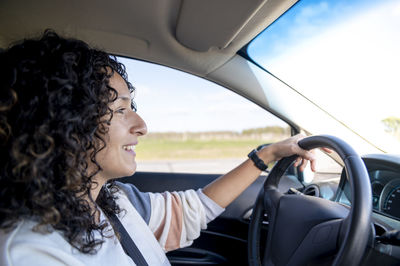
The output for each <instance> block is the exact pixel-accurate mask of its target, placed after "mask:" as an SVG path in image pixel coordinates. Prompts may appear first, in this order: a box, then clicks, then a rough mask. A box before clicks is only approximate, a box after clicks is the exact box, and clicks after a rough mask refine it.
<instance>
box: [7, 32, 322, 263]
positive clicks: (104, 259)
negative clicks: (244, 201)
mask: <svg viewBox="0 0 400 266" xmlns="http://www.w3.org/2000/svg"><path fill="white" fill-rule="evenodd" d="M0 68H1V69H0V73H1V80H0V84H1V85H0V86H1V88H0V140H1V155H0V156H1V159H0V171H1V172H0V197H1V198H0V228H1V230H0V254H1V258H0V264H1V265H111V264H115V265H134V262H133V261H132V259H131V258H130V257H128V256H127V255H126V253H125V252H124V248H125V247H123V246H122V245H121V243H120V241H119V239H120V236H121V235H120V232H117V233H115V231H116V230H114V229H113V228H115V227H116V226H117V225H116V223H118V221H120V222H121V224H122V225H123V227H124V228H125V229H126V231H127V233H128V234H129V236H130V237H131V238H132V240H133V242H134V243H136V245H137V246H138V248H139V251H140V253H141V254H142V255H143V257H144V259H145V260H146V262H147V263H148V264H149V265H169V262H168V260H167V258H166V256H165V254H164V252H165V251H168V250H172V249H176V248H179V247H183V246H187V245H190V244H191V243H192V241H193V239H195V238H197V237H198V236H199V234H200V230H201V229H204V228H205V227H206V224H207V222H209V221H211V220H212V219H214V218H215V217H216V216H218V215H219V214H220V213H221V212H222V211H223V210H224V208H225V207H226V206H227V205H228V204H229V203H230V202H232V201H233V200H234V199H235V198H236V197H237V196H238V195H239V194H240V193H241V192H242V191H243V190H244V189H245V188H246V187H248V186H249V185H250V184H251V183H252V182H253V181H254V180H255V179H256V178H257V177H258V176H259V175H260V173H261V170H260V169H259V168H260V166H258V167H257V166H256V165H255V163H254V162H253V161H252V160H250V159H249V160H246V161H245V162H244V163H242V164H241V165H239V166H238V167H237V168H235V169H234V170H232V171H231V172H229V173H227V174H226V175H223V176H221V177H220V178H218V179H217V180H215V181H214V182H212V183H211V184H209V185H207V186H206V187H204V188H203V189H199V190H198V191H193V190H188V191H183V192H173V193H169V192H165V193H162V194H159V193H142V192H139V191H138V190H137V189H136V188H135V187H134V186H132V185H126V184H122V183H120V182H117V181H114V179H115V178H118V177H123V176H128V175H132V174H133V173H134V172H135V170H136V162H135V155H136V154H135V145H137V144H138V137H140V136H142V135H144V134H146V131H147V129H146V124H145V122H144V121H143V120H142V119H141V118H140V116H139V115H138V114H137V113H136V110H135V105H134V103H133V102H132V100H131V94H132V92H133V87H132V85H131V84H130V83H129V82H128V80H127V75H126V72H125V69H124V66H123V65H122V64H120V63H118V62H117V61H116V59H115V58H112V57H110V56H109V55H108V54H107V53H105V52H103V51H100V50H96V49H93V48H90V47H89V46H88V45H87V44H86V43H84V42H82V41H79V40H75V39H64V38H61V37H59V36H58V35H57V34H55V33H54V32H52V31H46V32H45V33H44V35H43V36H42V37H41V38H40V39H37V40H36V39H35V40H33V39H32V40H24V41H23V42H21V43H19V44H16V45H14V46H12V47H11V48H9V49H7V50H5V51H3V52H1V54H0ZM300 138H302V137H301V136H295V137H292V138H290V139H287V140H285V141H282V142H278V143H275V144H272V145H269V146H267V147H266V148H264V149H262V150H260V151H258V152H256V153H255V154H256V155H257V156H258V157H259V158H260V159H261V160H263V162H264V163H265V164H268V163H269V162H272V161H275V160H278V159H280V158H282V157H286V156H289V155H293V154H298V155H299V156H300V157H299V159H298V160H297V162H296V163H297V164H301V168H302V169H304V167H305V165H306V163H307V160H310V161H311V167H312V169H313V168H314V164H315V159H314V156H313V154H312V153H311V152H309V151H305V150H302V149H301V148H300V147H299V146H298V145H297V142H298V140H299V139H300ZM114 215H117V217H118V218H117V220H118V221H117V222H113V223H112V224H111V225H110V219H111V218H112V217H115V216H114Z"/></svg>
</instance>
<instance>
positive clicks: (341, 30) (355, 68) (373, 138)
mask: <svg viewBox="0 0 400 266" xmlns="http://www.w3.org/2000/svg"><path fill="white" fill-rule="evenodd" d="M399 29H400V2H399V1H397V0H396V1H389V0H382V1H372V0H352V1H348V0H337V1H320V0H305V1H299V2H298V3H297V4H296V5H294V6H293V7H292V8H291V9H290V10H289V11H287V12H286V13H285V14H284V15H283V16H281V17H280V18H279V19H278V20H277V21H275V22H274V23H273V24H272V25H270V26H269V27H268V28H267V29H266V30H265V31H264V32H262V33H261V34H260V35H259V36H258V37H257V38H256V39H254V40H253V41H252V42H251V43H250V44H249V46H248V50H247V52H248V55H249V56H250V57H251V58H252V59H253V60H254V61H255V62H256V63H258V64H259V65H261V66H262V67H263V68H265V69H266V70H267V71H268V72H270V73H271V74H272V75H274V76H276V77H277V78H279V79H280V80H282V81H283V82H285V83H286V84H287V85H288V86H290V87H291V88H293V89H294V90H296V91H298V92H299V93H300V94H302V95H303V96H305V97H306V98H308V99H309V100H311V101H312V102H314V103H315V104H316V105H318V106H319V107H320V108H322V109H324V110H325V111H326V112H328V113H329V114H330V115H332V116H334V117H335V118H336V119H338V120H339V121H340V122H341V123H343V124H345V125H346V126H347V127H349V128H350V129H351V130H353V131H355V132H356V133H357V134H358V135H360V136H361V137H362V138H364V139H366V140H367V141H368V142H371V143H373V144H374V145H375V146H376V147H378V148H379V149H380V150H382V151H384V152H392V153H399V152H400V106H399V99H400V97H399V96H400V79H399V78H398V76H399V64H400V34H399ZM318 122H321V121H316V123H318ZM322 124H323V123H321V125H322ZM311 133H312V132H311ZM332 134H334V132H332Z"/></svg>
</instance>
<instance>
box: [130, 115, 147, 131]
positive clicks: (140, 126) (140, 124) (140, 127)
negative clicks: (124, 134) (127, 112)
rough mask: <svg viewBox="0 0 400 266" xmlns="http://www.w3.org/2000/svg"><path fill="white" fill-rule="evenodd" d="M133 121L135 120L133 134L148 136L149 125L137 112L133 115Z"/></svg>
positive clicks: (132, 128)
mask: <svg viewBox="0 0 400 266" xmlns="http://www.w3.org/2000/svg"><path fill="white" fill-rule="evenodd" d="M133 120H134V123H133V125H132V127H131V133H132V134H137V135H139V136H143V135H146V133H147V125H146V123H145V122H144V120H143V119H142V118H141V117H140V115H139V114H137V113H136V112H135V113H133Z"/></svg>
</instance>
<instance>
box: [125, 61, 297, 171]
mask: <svg viewBox="0 0 400 266" xmlns="http://www.w3.org/2000/svg"><path fill="white" fill-rule="evenodd" d="M119 60H120V61H121V62H122V63H124V64H125V66H126V68H127V72H128V76H129V80H130V81H131V83H132V84H133V86H134V87H135V88H136V95H135V101H136V104H137V107H138V114H139V115H140V116H141V117H142V118H143V119H144V120H145V122H146V124H147V127H148V133H147V135H146V136H143V137H141V138H139V145H138V146H137V149H136V153H137V162H138V168H137V171H151V172H191V173H225V172H227V171H228V170H231V169H232V168H233V167H235V166H237V165H238V164H239V163H241V162H243V161H244V160H245V159H246V158H247V154H248V153H249V152H250V150H252V149H253V148H255V147H257V146H258V145H260V144H263V143H270V142H275V141H278V140H281V139H284V138H287V137H289V136H290V128H289V126H288V125H287V124H286V123H284V122H283V121H282V120H280V119H278V118H277V117H275V116H273V115H272V114H270V113H269V112H267V111H265V110H264V109H262V108H260V107H259V106H257V105H256V104H254V103H252V102H250V101H248V100H247V99H244V98H243V97H241V96H239V95H237V94H235V93H233V92H231V91H229V90H227V89H226V88H223V87H221V86H219V85H217V84H215V83H213V82H210V81H207V80H204V79H202V78H199V77H196V76H193V75H190V74H187V73H184V72H181V71H178V70H175V69H171V68H167V67H163V66H159V65H156V64H151V63H146V62H142V61H138V60H132V59H126V58H119Z"/></svg>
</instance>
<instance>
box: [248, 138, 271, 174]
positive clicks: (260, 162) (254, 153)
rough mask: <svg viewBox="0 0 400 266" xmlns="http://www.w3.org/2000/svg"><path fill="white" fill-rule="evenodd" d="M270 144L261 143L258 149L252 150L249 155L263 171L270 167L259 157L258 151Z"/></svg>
mask: <svg viewBox="0 0 400 266" xmlns="http://www.w3.org/2000/svg"><path fill="white" fill-rule="evenodd" d="M267 145H268V144H264V145H260V146H258V147H257V148H256V149H254V150H252V151H251V152H250V153H249V154H248V155H247V156H248V157H249V158H250V159H251V160H252V161H253V163H254V164H255V166H256V167H257V168H258V169H260V170H261V171H266V170H267V169H268V165H266V164H265V163H264V161H263V160H261V159H260V157H258V155H257V152H258V151H260V150H261V149H262V148H264V147H265V146H267Z"/></svg>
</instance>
